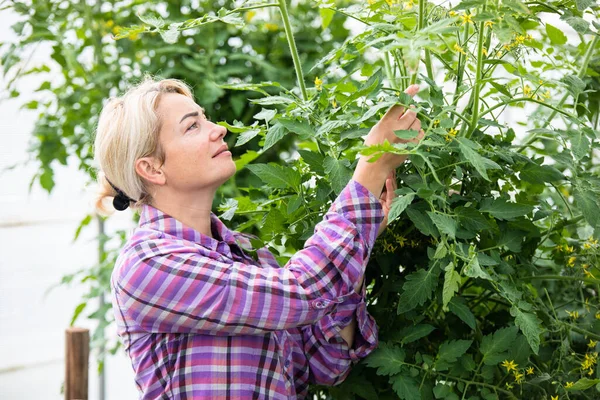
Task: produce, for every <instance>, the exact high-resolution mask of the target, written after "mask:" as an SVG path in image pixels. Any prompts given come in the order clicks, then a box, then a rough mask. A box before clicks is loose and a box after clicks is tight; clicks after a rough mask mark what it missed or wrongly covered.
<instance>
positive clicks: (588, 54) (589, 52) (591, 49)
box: [517, 35, 599, 153]
mask: <svg viewBox="0 0 600 400" xmlns="http://www.w3.org/2000/svg"><path fill="white" fill-rule="evenodd" d="M598 38H599V36H598V35H596V36H594V39H593V40H592V43H590V45H589V47H588V48H587V50H586V52H585V56H584V58H583V63H582V64H581V68H579V72H578V73H577V76H578V77H579V78H583V77H584V76H585V72H586V71H587V67H588V64H589V63H590V58H591V57H592V54H593V53H594V48H595V47H596V44H597V43H598V40H599V39H598ZM568 97H569V93H566V94H565V95H564V96H563V98H562V99H560V102H559V103H558V105H557V106H556V108H553V110H554V111H553V112H552V114H550V116H549V117H548V119H546V122H545V123H544V125H543V126H542V128H546V127H547V126H548V125H549V124H550V122H552V120H553V119H554V117H555V116H556V113H557V112H561V111H560V110H559V108H560V107H562V105H563V103H564V102H565V101H566V100H567V98H568ZM563 114H565V115H567V114H566V113H563ZM537 137H538V134H533V135H532V136H531V138H529V140H527V141H526V142H525V144H523V145H522V146H521V147H519V149H518V150H517V152H519V153H520V152H521V151H523V150H524V149H525V148H526V147H528V146H529V145H530V144H531V143H533V142H534V141H535V140H536V139H537Z"/></svg>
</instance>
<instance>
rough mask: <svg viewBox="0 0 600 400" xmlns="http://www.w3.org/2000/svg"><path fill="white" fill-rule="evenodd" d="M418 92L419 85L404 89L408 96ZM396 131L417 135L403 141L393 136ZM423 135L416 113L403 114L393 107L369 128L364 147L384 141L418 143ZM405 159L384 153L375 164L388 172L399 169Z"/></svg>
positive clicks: (411, 111) (403, 111) (397, 107)
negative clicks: (412, 131)
mask: <svg viewBox="0 0 600 400" xmlns="http://www.w3.org/2000/svg"><path fill="white" fill-rule="evenodd" d="M418 91H419V85H411V86H409V87H408V88H407V89H406V93H407V94H409V95H410V96H414V95H415V94H417V92H418ZM398 130H415V131H417V132H419V133H418V135H417V136H416V137H415V138H413V139H409V140H404V139H400V138H399V137H398V136H396V135H395V134H394V131H398ZM424 135H425V132H424V131H423V130H422V129H421V121H419V119H418V118H417V113H416V112H414V111H413V110H408V111H406V112H405V109H404V107H402V106H398V105H395V106H393V107H391V108H390V109H389V110H388V112H387V113H386V114H385V115H384V116H383V118H381V120H380V121H379V122H377V124H375V126H374V127H373V128H371V130H370V131H369V134H368V135H367V137H366V138H365V146H370V145H374V144H382V143H383V142H384V141H385V140H387V141H388V142H390V143H406V142H414V143H418V142H419V141H420V140H421V139H422V138H423V136H424ZM406 158H407V156H406V155H398V154H390V153H386V154H383V155H382V156H381V157H380V158H379V159H378V160H377V162H379V163H380V164H381V165H383V166H385V167H386V168H388V169H389V170H392V169H396V168H397V167H399V166H400V165H401V164H402V163H403V162H404V161H405V160H406ZM367 159H368V158H367Z"/></svg>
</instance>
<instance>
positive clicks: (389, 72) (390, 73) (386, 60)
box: [383, 52, 398, 90]
mask: <svg viewBox="0 0 600 400" xmlns="http://www.w3.org/2000/svg"><path fill="white" fill-rule="evenodd" d="M383 66H384V68H385V74H386V75H387V78H388V81H390V85H392V88H393V89H396V90H397V89H398V85H397V84H396V77H395V76H394V72H393V71H392V67H391V64H390V58H389V53H388V52H385V53H383Z"/></svg>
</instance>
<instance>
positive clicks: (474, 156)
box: [457, 137, 501, 181]
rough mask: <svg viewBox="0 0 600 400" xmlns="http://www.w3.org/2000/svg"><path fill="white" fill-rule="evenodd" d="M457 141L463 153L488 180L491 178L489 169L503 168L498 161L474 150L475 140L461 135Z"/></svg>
mask: <svg viewBox="0 0 600 400" xmlns="http://www.w3.org/2000/svg"><path fill="white" fill-rule="evenodd" d="M457 141H458V147H459V149H460V152H461V154H462V155H463V156H464V157H465V159H466V160H467V161H469V162H470V163H471V165H473V167H475V169H476V170H477V172H479V174H480V175H481V176H482V177H483V179H485V180H486V181H490V178H489V177H488V175H487V170H488V169H501V167H500V166H499V165H498V164H497V163H495V162H494V161H492V160H489V159H487V158H485V157H483V156H482V155H480V154H479V153H478V152H477V151H475V150H473V147H474V146H473V142H472V141H470V140H469V139H466V138H463V137H459V138H457Z"/></svg>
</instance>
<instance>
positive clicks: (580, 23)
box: [565, 17, 590, 35]
mask: <svg viewBox="0 0 600 400" xmlns="http://www.w3.org/2000/svg"><path fill="white" fill-rule="evenodd" d="M565 21H566V22H567V24H569V25H571V27H572V28H573V29H575V31H576V32H577V33H581V34H582V35H585V34H586V33H587V31H588V29H590V23H589V22H587V21H586V20H585V19H583V18H581V17H567V18H565Z"/></svg>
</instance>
